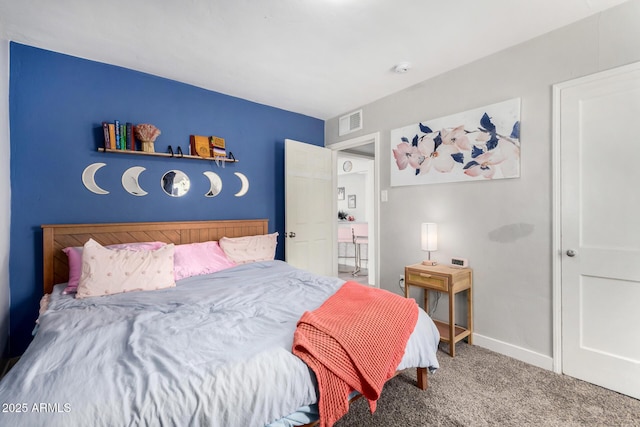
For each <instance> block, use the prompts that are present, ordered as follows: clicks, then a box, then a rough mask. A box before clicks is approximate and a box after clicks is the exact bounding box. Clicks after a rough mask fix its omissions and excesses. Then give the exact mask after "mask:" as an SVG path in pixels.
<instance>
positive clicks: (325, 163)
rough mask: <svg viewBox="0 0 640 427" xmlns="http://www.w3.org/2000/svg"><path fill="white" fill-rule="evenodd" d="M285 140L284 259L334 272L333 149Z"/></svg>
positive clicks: (325, 272) (318, 271) (316, 270)
mask: <svg viewBox="0 0 640 427" xmlns="http://www.w3.org/2000/svg"><path fill="white" fill-rule="evenodd" d="M284 142H285V148H284V151H285V156H284V157H285V161H284V164H285V234H286V236H285V256H286V260H287V262H288V263H289V264H291V265H293V266H294V267H298V268H302V269H305V270H308V271H311V272H312V273H316V274H321V275H325V276H332V275H335V273H336V271H335V270H337V267H336V266H334V265H333V264H334V263H333V261H334V257H335V253H334V251H335V249H334V246H335V245H334V236H333V231H334V222H335V218H336V216H335V215H334V214H333V208H332V207H333V187H334V186H333V169H332V168H333V161H332V152H331V150H329V149H327V148H323V147H318V146H315V145H310V144H305V143H303V142H298V141H293V140H290V139H285V141H284Z"/></svg>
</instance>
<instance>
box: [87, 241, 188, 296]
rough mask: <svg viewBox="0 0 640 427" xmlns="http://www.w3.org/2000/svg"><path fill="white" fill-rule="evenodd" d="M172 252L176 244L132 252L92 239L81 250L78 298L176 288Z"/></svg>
mask: <svg viewBox="0 0 640 427" xmlns="http://www.w3.org/2000/svg"><path fill="white" fill-rule="evenodd" d="M173 254H174V245H173V244H168V245H165V246H162V247H161V248H158V249H155V250H150V251H131V250H127V249H107V248H105V247H103V246H102V245H100V244H99V243H98V242H96V241H95V240H93V239H89V241H88V242H87V243H85V245H84V248H83V251H82V275H81V276H80V283H79V284H78V293H77V294H76V298H87V297H94V296H102V295H112V294H118V293H122V292H130V291H149V290H155V289H164V288H171V287H174V286H175V285H176V283H175V279H174V269H173Z"/></svg>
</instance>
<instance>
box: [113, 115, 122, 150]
mask: <svg viewBox="0 0 640 427" xmlns="http://www.w3.org/2000/svg"><path fill="white" fill-rule="evenodd" d="M113 127H114V128H115V132H116V135H115V136H116V147H115V149H116V150H120V149H121V147H122V146H121V145H120V141H121V136H120V121H119V120H114V121H113Z"/></svg>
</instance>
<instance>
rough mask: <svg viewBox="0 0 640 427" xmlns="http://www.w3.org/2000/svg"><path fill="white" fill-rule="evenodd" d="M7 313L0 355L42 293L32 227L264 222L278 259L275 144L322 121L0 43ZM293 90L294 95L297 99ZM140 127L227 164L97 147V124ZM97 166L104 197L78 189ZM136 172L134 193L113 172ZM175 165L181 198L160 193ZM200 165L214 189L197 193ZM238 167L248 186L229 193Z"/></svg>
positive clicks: (300, 136) (278, 150)
mask: <svg viewBox="0 0 640 427" xmlns="http://www.w3.org/2000/svg"><path fill="white" fill-rule="evenodd" d="M10 54H11V66H10V67H11V68H10V73H11V74H10V87H9V90H10V92H9V103H10V126H11V196H12V197H11V247H10V260H9V273H10V282H11V283H10V290H11V312H10V324H11V325H10V353H11V354H12V355H17V354H21V353H22V352H23V351H24V349H25V348H26V346H27V345H28V344H29V342H30V340H31V331H32V329H33V326H34V321H35V320H36V318H37V314H38V302H39V299H40V297H41V295H42V232H41V229H40V225H41V224H54V223H93V222H133V221H172V220H209V219H250V218H268V219H269V231H270V232H275V231H278V232H280V238H279V241H278V250H277V257H278V258H279V259H282V258H283V255H284V240H283V235H284V139H285V138H290V139H295V140H299V141H305V142H308V143H310V144H313V145H318V146H322V145H324V121H322V120H319V119H316V118H313V117H308V116H304V115H301V114H297V113H292V112H289V111H284V110H281V109H278V108H273V107H269V106H266V105H261V104H257V103H254V102H250V101H247V100H243V99H239V98H234V97H231V96H227V95H223V94H220V93H216V92H212V91H208V90H204V89H201V88H197V87H194V86H190V85H187V84H183V83H179V82H176V81H172V80H167V79H164V78H159V77H156V76H152V75H148V74H144V73H140V72H137V71H132V70H128V69H124V68H120V67H116V66H111V65H106V64H102V63H98V62H93V61H88V60H84V59H79V58H75V57H71V56H67V55H63V54H59V53H54V52H50V51H46V50H42V49H38V48H34V47H30V46H26V45H21V44H17V43H11V48H10ZM302 95H303V94H301V96H302ZM115 119H117V120H120V121H121V122H132V123H134V124H138V123H152V124H154V125H155V126H157V127H158V128H159V129H160V130H161V131H162V134H161V135H160V137H159V138H158V139H157V140H156V144H155V145H156V151H166V149H167V146H168V145H171V146H172V147H173V148H174V149H176V147H177V146H180V147H182V150H183V151H184V152H185V153H186V152H188V146H189V135H191V134H195V135H216V136H220V137H222V138H225V140H226V144H227V150H228V151H231V152H233V154H234V156H235V157H236V158H237V159H238V161H239V162H238V163H235V164H228V165H227V166H226V167H225V168H221V167H218V166H217V165H215V164H214V163H213V162H209V161H202V160H187V159H171V158H156V157H146V156H134V155H121V154H110V153H99V152H97V147H99V146H101V144H102V141H103V137H102V128H101V122H102V121H109V122H112V121H113V120H115ZM96 162H103V163H106V166H105V167H103V168H101V169H100V170H98V172H97V173H96V175H95V177H96V182H97V183H98V185H99V186H100V187H102V188H104V189H105V190H107V191H109V194H107V195H98V194H94V193H92V192H90V191H89V190H87V189H86V188H85V187H84V185H83V184H82V180H81V177H82V172H83V170H84V169H85V168H86V167H87V166H88V165H89V164H91V163H96ZM132 166H142V167H145V168H146V171H144V172H143V173H142V174H141V175H140V184H141V187H142V188H143V189H144V190H145V191H147V192H148V193H149V194H148V195H146V196H143V197H136V196H133V195H131V194H129V193H127V192H126V191H125V190H124V189H123V188H122V184H121V176H122V173H123V172H124V171H125V170H126V169H128V168H130V167H132ZM171 169H179V170H181V171H183V172H185V173H186V174H187V175H188V176H189V177H190V179H191V189H190V190H189V192H188V193H187V195H185V196H184V197H181V198H175V197H170V196H168V195H166V194H165V193H163V191H162V189H161V186H160V181H161V177H162V175H163V174H164V173H165V172H166V171H168V170H171ZM208 170H212V171H214V172H215V173H217V174H218V175H219V176H220V177H221V179H222V182H223V188H222V192H221V193H220V194H219V195H218V196H217V197H214V198H206V197H204V194H205V193H206V192H207V191H208V190H209V184H208V180H207V179H206V178H205V176H204V175H203V174H202V173H203V172H204V171H208ZM234 172H241V173H243V174H245V175H246V176H247V178H248V179H249V182H250V188H249V192H248V193H247V194H246V195H245V196H244V197H235V196H234V194H235V193H236V192H238V191H239V190H240V180H239V179H238V178H237V177H236V176H235V175H234V174H233V173H234Z"/></svg>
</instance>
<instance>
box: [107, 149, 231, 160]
mask: <svg viewBox="0 0 640 427" xmlns="http://www.w3.org/2000/svg"><path fill="white" fill-rule="evenodd" d="M98 151H99V152H101V153H117V154H133V155H139V156H154V157H174V158H176V159H191V160H209V161H212V162H219V161H223V162H225V163H237V162H238V160H236V159H228V158H226V157H225V158H224V159H216V158H214V157H200V156H192V155H190V154H176V153H174V154H171V153H149V152H147V151H133V150H113V149H111V148H102V147H100V148H98Z"/></svg>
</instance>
